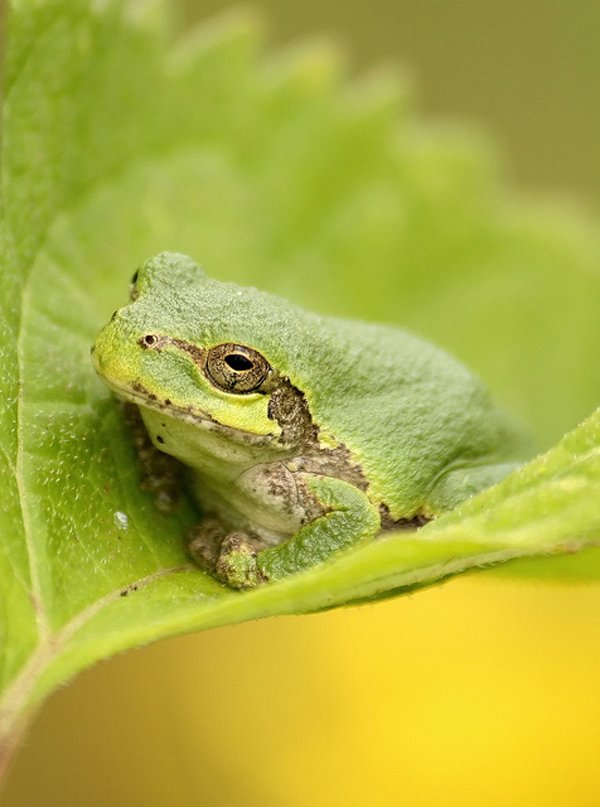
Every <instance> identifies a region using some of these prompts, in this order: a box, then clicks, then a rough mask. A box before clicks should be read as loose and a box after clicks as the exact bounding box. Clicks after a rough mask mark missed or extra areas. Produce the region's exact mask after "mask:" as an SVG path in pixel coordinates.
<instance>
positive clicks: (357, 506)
mask: <svg viewBox="0 0 600 807" xmlns="http://www.w3.org/2000/svg"><path fill="white" fill-rule="evenodd" d="M300 477H303V478H301V479H299V480H298V481H299V482H303V483H304V484H306V486H307V488H308V490H309V491H310V493H311V494H312V496H314V497H315V499H316V500H317V502H318V504H319V505H320V507H321V508H322V514H321V515H319V516H317V517H316V518H314V519H313V520H312V521H311V522H310V523H308V524H305V525H304V526H303V527H301V528H300V529H299V530H298V532H297V533H296V534H295V535H293V536H292V537H291V538H288V539H287V540H286V541H284V542H282V543H280V544H277V545H276V546H270V547H268V548H266V549H259V548H258V547H259V546H260V544H259V542H257V541H256V540H254V539H252V538H251V537H250V536H248V535H247V534H246V533H243V532H232V533H229V534H227V535H226V536H224V537H223V539H222V543H221V545H220V550H219V554H218V558H217V560H216V562H215V564H214V569H215V573H216V575H217V577H219V578H220V579H221V580H222V581H223V582H224V583H227V584H228V585H230V586H232V587H233V588H250V587H252V586H255V585H257V584H259V583H261V582H267V581H269V580H278V579H280V578H282V577H286V576H288V575H290V574H294V573H296V572H300V571H304V570H305V569H309V568H311V567H312V566H315V565H317V564H318V563H322V562H323V561H324V560H327V558H329V557H330V556H331V555H332V554H333V553H334V552H336V551H338V550H340V549H345V548H346V547H349V546H352V545H353V544H357V543H360V542H361V541H368V540H371V539H372V538H374V537H375V535H376V534H377V532H378V531H379V528H380V516H379V511H378V510H377V508H376V507H374V506H373V505H372V504H371V502H370V501H369V499H368V498H367V496H366V495H365V494H364V493H363V492H362V491H361V490H359V489H358V488H356V487H354V485H351V484H349V483H348V482H343V481H342V480H340V479H335V478H332V477H322V476H309V475H307V474H301V475H300ZM208 530H209V531H210V525H209V526H208ZM205 534H206V533H205ZM202 540H204V539H202ZM202 540H201V541H200V543H199V542H198V540H197V542H196V545H195V546H196V550H195V551H194V544H193V542H192V544H191V545H190V549H191V552H192V554H194V555H196V557H197V556H198V549H199V547H200V544H201V543H202Z"/></svg>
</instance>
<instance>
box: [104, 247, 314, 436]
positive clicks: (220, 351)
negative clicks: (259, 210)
mask: <svg viewBox="0 0 600 807" xmlns="http://www.w3.org/2000/svg"><path fill="white" fill-rule="evenodd" d="M309 316H310V315H305V314H304V313H303V312H300V311H297V310H296V309H294V308H293V307H291V306H289V304H287V303H284V302H283V301H281V300H279V299H278V298H276V297H273V296H272V295H269V294H265V293H262V292H259V291H257V290H256V289H251V288H241V287H239V286H235V285H233V284H229V283H220V282H218V281H214V280H211V279H210V278H208V277H207V276H206V275H205V273H204V272H203V271H202V269H201V268H200V267H199V266H198V265H197V264H196V263H194V261H192V260H191V258H188V257H186V256H184V255H178V254H175V253H161V254H160V255H157V256H156V257H154V258H152V259H151V260H149V261H147V262H146V263H145V264H144V265H143V266H142V267H141V268H140V269H139V270H138V271H137V272H136V273H135V275H134V276H133V278H132V281H131V288H130V302H129V304H128V305H126V306H124V307H123V308H121V309H119V310H118V311H115V312H114V314H113V315H112V318H111V320H110V322H109V323H108V324H107V325H106V326H105V327H104V328H103V329H102V331H101V332H100V334H99V335H98V337H97V339H96V342H95V345H94V347H93V348H92V356H93V362H94V367H95V369H96V371H97V372H98V374H99V375H100V376H101V377H102V378H103V379H104V380H105V381H106V382H107V384H108V385H109V386H110V387H111V388H112V389H113V390H114V391H115V392H116V393H117V394H118V395H119V396H120V397H121V398H124V399H125V400H127V401H131V402H133V403H136V404H138V405H139V406H141V407H142V414H144V413H146V415H148V412H150V413H160V419H161V420H164V419H165V418H168V419H175V420H176V421H179V422H180V423H185V424H186V428H188V427H189V429H195V430H196V433H197V432H198V429H199V428H200V429H201V430H204V431H205V432H208V431H212V432H213V433H214V431H215V430H217V431H219V430H220V431H221V433H222V434H225V435H226V436H227V439H230V440H234V441H236V440H237V441H246V442H251V441H252V440H254V441H255V442H258V443H260V444H262V445H267V444H269V445H271V444H272V445H274V446H276V447H279V448H287V447H291V446H294V445H298V444H299V443H302V442H306V441H307V440H309V439H314V435H315V430H314V427H313V425H312V424H311V422H310V415H309V413H308V408H307V406H306V402H305V401H304V396H303V395H302V393H301V392H299V390H298V389H296V388H295V387H294V386H293V385H292V383H291V382H290V380H289V376H288V370H287V368H288V367H289V366H294V356H293V355H290V354H293V353H294V351H300V350H303V351H305V350H306V349H307V345H306V340H307V333H308V332H309V331H311V330H312V329H311V328H308V327H307V322H306V317H309ZM150 416H151V417H155V415H150Z"/></svg>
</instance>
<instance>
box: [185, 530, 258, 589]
mask: <svg viewBox="0 0 600 807" xmlns="http://www.w3.org/2000/svg"><path fill="white" fill-rule="evenodd" d="M262 547H263V544H261V543H260V542H259V541H258V540H256V539H253V538H251V537H250V536H249V535H247V534H246V533H245V532H230V533H226V532H225V531H224V530H223V527H222V526H221V524H220V523H219V521H218V520H217V519H216V518H210V517H208V518H204V519H203V520H202V521H201V522H200V524H198V525H197V526H196V527H194V528H193V529H191V530H190V532H189V534H188V545H187V551H188V554H189V555H190V556H191V558H192V560H193V561H194V562H195V563H197V564H198V566H200V568H201V569H204V570H205V571H207V572H209V573H210V574H212V575H214V576H215V577H217V578H218V579H219V580H220V581H221V582H223V583H226V584H227V585H228V586H231V588H253V587H254V586H257V585H259V583H264V582H266V580H267V579H268V578H267V576H266V575H265V574H264V573H263V572H262V571H261V570H260V569H259V568H258V564H257V562H256V557H257V555H258V553H259V551H260V550H261V549H262Z"/></svg>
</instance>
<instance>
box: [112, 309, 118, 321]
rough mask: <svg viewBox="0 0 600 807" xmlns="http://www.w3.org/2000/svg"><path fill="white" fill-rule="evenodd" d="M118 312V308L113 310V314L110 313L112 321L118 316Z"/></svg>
mask: <svg viewBox="0 0 600 807" xmlns="http://www.w3.org/2000/svg"><path fill="white" fill-rule="evenodd" d="M118 313H119V312H118V310H117V311H113V312H112V314H111V315H110V321H111V322H112V321H113V320H114V318H115V317H116V316H117V314H118Z"/></svg>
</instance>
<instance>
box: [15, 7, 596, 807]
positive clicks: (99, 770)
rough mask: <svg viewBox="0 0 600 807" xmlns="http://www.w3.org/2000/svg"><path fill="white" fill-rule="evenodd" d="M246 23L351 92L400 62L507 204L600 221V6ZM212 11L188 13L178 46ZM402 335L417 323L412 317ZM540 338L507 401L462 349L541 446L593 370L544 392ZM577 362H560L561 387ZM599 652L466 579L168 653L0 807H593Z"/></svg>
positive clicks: (574, 630) (32, 750)
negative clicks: (542, 202)
mask: <svg viewBox="0 0 600 807" xmlns="http://www.w3.org/2000/svg"><path fill="white" fill-rule="evenodd" d="M254 5H255V7H256V8H258V9H259V10H261V11H262V14H263V17H264V19H265V22H266V25H267V30H268V32H269V41H270V45H271V46H277V45H279V44H281V43H287V42H289V41H293V40H297V39H298V38H299V37H304V36H312V35H318V36H321V35H323V34H324V33H326V34H331V35H333V36H334V37H335V38H336V39H337V40H338V41H340V42H341V43H342V46H343V48H344V49H345V51H346V53H347V55H348V58H349V61H350V65H351V69H352V70H355V71H357V72H358V71H360V70H362V69H364V68H367V67H369V66H370V65H373V64H377V63H380V62H382V61H383V62H389V61H392V62H395V63H397V64H399V65H400V66H401V67H402V69H403V71H404V72H405V74H407V75H408V76H409V78H410V81H411V82H412V84H413V85H414V87H415V96H416V98H417V99H418V100H417V103H416V106H417V108H418V109H419V110H420V112H421V117H426V118H428V119H429V120H437V119H444V120H448V119H452V120H461V121H462V120H464V119H465V118H466V119H467V120H469V121H472V122H474V124H475V127H476V128H482V129H484V130H485V131H487V132H488V133H489V136H490V138H491V140H492V142H496V143H497V144H498V147H499V149H498V150H499V152H500V155H501V157H500V160H501V166H502V168H501V170H502V173H503V175H504V177H505V178H506V181H507V184H508V185H513V186H518V187H520V188H523V189H527V191H528V192H529V193H530V194H533V195H534V196H537V195H542V194H545V193H547V192H548V191H549V189H553V195H554V197H556V196H557V195H558V196H559V197H560V198H561V199H562V201H563V202H566V204H567V208H575V209H576V210H577V209H578V208H581V210H582V212H583V211H585V209H586V208H587V209H588V210H590V209H591V210H592V211H594V210H596V211H597V207H598V205H597V202H598V198H599V191H600V166H599V164H598V160H597V155H596V151H597V141H598V131H599V129H600V103H599V102H600V91H599V87H600V60H599V59H598V54H597V43H598V41H600V38H599V35H600V5H599V4H597V3H596V2H591V0H590V1H589V2H582V1H581V0H580V2H575V3H570V4H567V3H564V2H562V3H561V2H537V1H536V2H528V3H526V4H522V3H516V2H514V0H510V2H507V3H505V4H501V5H500V4H495V3H487V2H476V0H467V1H466V2H461V3H452V4H451V3H447V2H442V0H437V2H432V1H431V0H427V1H426V2H422V3H417V2H414V1H413V2H405V3H391V2H387V3H386V2H381V0H379V1H378V2H370V3H366V2H364V0H363V2H355V1H353V2H345V3H340V2H331V0H322V2H320V3H315V2H307V3H305V4H302V5H301V4H296V3H292V2H291V1H290V0H280V2H275V1H274V0H272V1H271V2H262V3H256V4H254ZM226 7H227V6H226V5H225V4H222V3H217V2H203V3H194V4H191V3H189V4H188V5H187V6H185V7H183V6H182V7H181V8H180V14H179V22H180V26H181V27H182V28H184V29H185V28H187V27H188V26H189V25H191V24H192V23H193V22H196V21H198V20H202V19H203V18H205V17H208V16H210V15H212V14H213V13H214V12H216V11H221V10H223V9H224V8H226ZM554 191H556V193H554ZM553 215H557V216H559V218H560V214H553ZM574 237H576V236H574ZM519 271H520V270H519V268H518V267H517V268H516V269H515V284H516V286H515V294H517V293H518V290H519V285H518V272H519ZM557 271H558V270H557ZM562 271H564V272H568V266H565V267H563V269H562ZM548 281H549V283H550V282H551V278H548ZM374 282H375V281H374ZM556 288H557V289H558V288H559V286H556ZM541 291H542V290H541ZM544 291H545V290H544ZM455 293H456V300H455V302H456V306H457V307H459V306H460V305H461V304H462V305H466V304H468V305H476V304H477V293H478V290H477V288H476V287H475V290H474V291H472V290H471V289H465V288H464V287H461V288H458V289H456V292H455ZM486 293H487V294H489V295H493V288H492V289H490V288H488V289H487V292H486ZM465 294H467V299H466V301H465ZM469 295H471V296H469ZM542 296H543V295H542ZM558 302H560V301H558ZM446 304H447V296H446ZM531 304H532V305H535V300H532V303H531ZM571 304H573V301H571ZM597 309H598V301H597V300H594V299H589V300H587V306H584V305H583V303H582V310H581V316H582V317H586V318H588V319H589V320H590V321H591V322H593V317H594V315H595V313H594V312H597ZM557 310H558V309H557ZM484 311H486V312H488V313H487V314H486V316H489V311H490V306H489V301H488V304H487V305H486V306H484ZM576 313H577V312H576ZM384 315H385V316H387V317H388V318H392V311H391V309H390V311H388V312H384ZM525 315H526V308H525V309H524V310H523V311H522V312H521V316H523V317H524V316H525ZM431 316H432V321H431V327H430V328H425V326H424V325H423V322H422V321H421V323H420V330H421V331H424V330H425V331H426V332H427V333H430V334H431V335H433V336H435V338H436V339H437V341H439V342H442V343H443V344H445V345H447V346H448V347H449V348H451V349H453V348H454V344H453V342H455V344H456V345H459V344H462V343H461V335H460V334H453V333H452V332H450V333H448V334H447V335H446V336H447V338H446V339H444V332H443V329H444V327H445V323H446V320H444V319H443V315H442V314H441V313H440V309H439V303H438V302H436V301H435V299H432V315H431ZM570 316H573V312H572V311H571V312H570ZM398 319H399V320H401V321H406V322H408V323H409V324H413V323H411V312H410V310H407V311H406V312H402V316H399V317H398ZM471 319H473V318H471ZM475 320H476V318H475ZM521 325H522V323H519V322H518V321H517V322H507V321H499V322H498V323H497V328H498V330H499V332H500V333H502V329H505V328H507V327H512V328H519V327H520V326H521ZM472 327H475V326H474V325H473V326H472ZM547 327H548V328H551V323H550V322H549V323H548V324H547ZM524 332H525V333H526V332H527V331H526V328H524ZM544 338H545V334H544V333H543V332H542V333H541V334H539V339H538V342H536V343H535V344H529V343H527V344H523V350H524V351H526V352H527V351H530V352H531V365H532V370H531V377H530V378H528V379H520V383H519V384H518V385H515V387H516V389H515V392H514V397H513V399H512V400H511V390H510V385H509V384H507V383H506V380H505V379H504V380H503V370H504V368H506V367H510V366H511V362H510V360H509V359H508V358H507V357H506V356H504V355H503V354H502V351H501V349H500V350H499V351H497V359H495V362H496V363H495V364H494V365H493V366H491V367H487V368H486V367H485V366H483V364H482V365H481V366H478V362H479V361H481V362H483V357H484V356H487V355H488V354H489V351H487V352H486V351H485V350H481V351H479V349H478V345H474V346H473V348H472V349H471V350H470V355H469V356H468V359H469V361H470V363H473V364H474V366H476V367H477V369H478V370H479V372H480V373H481V374H482V375H484V376H485V377H486V378H488V380H490V382H491V383H492V385H494V384H496V386H497V387H498V388H501V389H502V390H503V395H504V399H505V401H506V403H508V404H509V405H511V406H512V407H513V408H514V409H515V410H516V411H518V412H520V413H521V414H522V416H523V417H524V419H526V420H529V421H530V422H531V423H532V424H533V425H534V428H537V431H538V437H539V439H540V441H541V442H542V443H545V444H549V443H551V442H552V441H554V440H555V439H556V438H557V437H558V436H560V434H561V433H562V432H563V431H565V430H567V429H568V428H570V427H571V426H574V425H575V423H576V422H577V421H578V420H579V419H581V418H583V417H584V416H585V415H586V414H589V412H590V409H591V405H592V400H593V398H594V396H595V397H596V402H597V382H596V381H595V377H596V374H597V368H594V367H591V368H589V383H588V384H587V386H586V387H585V388H583V387H580V388H573V385H572V384H569V383H565V381H564V377H565V376H566V378H567V380H568V378H569V375H568V373H569V370H568V369H565V370H564V373H563V371H562V370H561V375H560V377H558V378H557V379H556V386H552V385H551V384H549V379H548V378H547V377H546V378H544V377H543V376H542V377H540V376H538V375H536V371H535V367H534V366H533V365H534V360H535V356H536V352H539V350H540V346H542V345H543V342H544ZM463 349H464V348H463ZM578 359H579V357H578V355H576V354H571V355H570V356H557V367H561V368H562V367H565V365H566V363H567V362H570V363H571V364H572V365H577V362H578ZM581 369H583V368H580V370H581ZM581 375H582V373H581V372H579V376H581ZM540 384H544V387H543V391H540V389H539V387H540ZM545 396H546V397H547V398H548V407H547V410H546V411H544V412H540V411H539V409H540V400H543V399H544V397H545ZM538 414H539V417H538ZM536 420H538V421H539V423H536ZM599 635H600V616H599V613H598V592H597V589H595V588H591V587H590V588H587V587H579V588H575V587H561V588H557V587H551V586H541V585H539V584H537V585H533V584H529V583H524V582H520V583H515V582H504V581H503V582H500V581H499V580H498V579H497V578H495V579H494V578H492V579H491V580H490V579H487V577H486V578H485V579H478V578H477V577H473V578H470V579H460V580H457V581H455V582H453V583H451V584H449V585H447V586H444V587H441V588H438V589H436V590H432V591H425V592H422V593H419V594H416V595H414V596H411V597H406V598H402V599H400V600H392V601H389V602H384V603H380V604H378V605H374V606H369V607H363V608H353V609H346V610H341V611H334V612H331V613H328V614H321V615H316V616H310V617H295V618H285V619H277V620H275V619H272V620H268V621H265V622H261V623H254V624H247V625H242V626H240V627H232V628H226V629H221V630H218V631H213V632H211V633H208V634H199V635H196V636H189V637H185V638H180V639H174V640H170V641H167V642H163V643H161V644H158V645H156V646H153V647H150V648H145V649H143V650H140V651H138V652H136V653H130V654H128V655H125V656H123V657H120V658H117V659H114V660H113V661H111V662H110V663H107V664H102V665H99V666H97V667H96V668H94V669H92V670H90V671H88V672H87V673H85V674H83V675H82V676H81V677H80V678H79V679H78V680H77V681H76V682H75V683H74V684H72V685H71V686H69V687H68V688H66V689H63V690H61V691H60V692H58V693H57V694H55V695H54V697H53V698H52V699H51V701H50V702H49V703H48V704H47V706H46V707H45V709H44V711H43V712H42V714H41V715H40V717H39V718H38V721H37V723H36V725H35V726H34V729H33V731H32V733H31V735H30V737H29V739H28V741H27V745H26V747H25V749H24V750H23V752H22V754H21V757H20V758H19V760H18V761H17V763H16V766H15V769H14V771H13V774H12V777H11V780H10V781H9V784H8V787H7V792H6V795H5V803H6V804H8V805H11V806H13V805H14V807H17V806H18V807H22V806H24V805H27V807H29V806H30V805H32V804H41V805H48V806H49V807H54V805H59V804H60V805H96V804H98V805H100V804H107V803H108V804H111V805H117V806H120V805H132V804H136V805H137V804H140V805H141V804H143V805H150V806H153V805H162V804H175V805H182V806H184V807H187V805H199V804H207V805H223V807H229V805H274V806H277V807H278V806H279V805H281V806H282V807H288V805H289V806H290V807H297V806H298V807H299V806H300V805H309V804H310V805H326V804H327V805H329V804H343V805H359V804H360V805H362V804H365V803H366V804H374V805H397V804H399V803H400V804H410V805H432V804H444V805H461V807H462V806H463V805H479V804H486V805H488V804H489V805H506V804H513V805H525V804H526V805H540V807H542V805H543V807H559V805H561V807H562V805H564V804H577V805H582V806H583V807H587V806H588V805H589V807H592V805H594V807H595V805H597V804H598V803H600V775H599V773H598V765H597V758H598V752H599V751H600V737H599V732H598V728H597V727H598V723H599V717H600V695H599V693H598V687H597V681H598V677H599V673H600V653H599V651H598V645H599V643H598V639H599Z"/></svg>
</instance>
